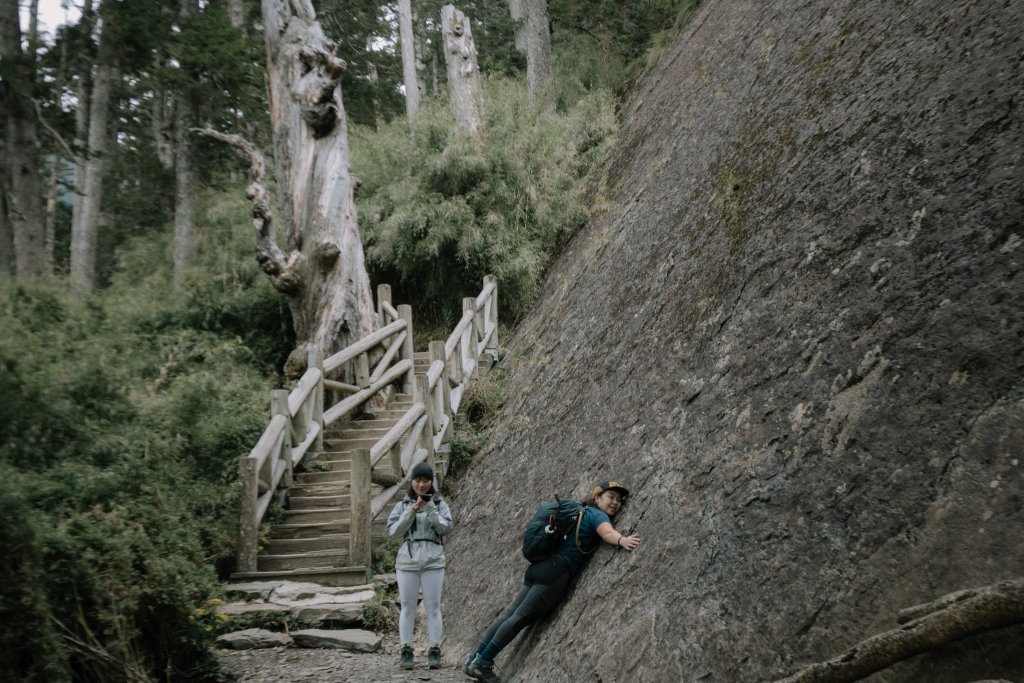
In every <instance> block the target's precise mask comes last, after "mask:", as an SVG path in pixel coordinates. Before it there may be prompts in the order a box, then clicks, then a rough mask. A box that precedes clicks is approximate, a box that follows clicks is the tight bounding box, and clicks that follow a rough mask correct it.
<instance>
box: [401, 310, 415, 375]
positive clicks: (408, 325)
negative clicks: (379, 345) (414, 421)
mask: <svg viewBox="0 0 1024 683" xmlns="http://www.w3.org/2000/svg"><path fill="white" fill-rule="evenodd" d="M398 317H399V318H401V319H402V320H404V321H405V341H404V342H403V343H402V350H401V351H399V353H398V359H399V360H406V359H408V360H412V359H413V358H412V356H413V351H412V349H413V345H412V306H410V305H409V304H402V305H400V306H399V307H398ZM415 386H416V375H415V374H414V373H413V369H412V366H409V372H407V373H405V377H403V378H402V393H403V394H411V393H412V392H413V388H414V387H415Z"/></svg>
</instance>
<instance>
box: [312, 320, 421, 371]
mask: <svg viewBox="0 0 1024 683" xmlns="http://www.w3.org/2000/svg"><path fill="white" fill-rule="evenodd" d="M405 325H406V323H405V321H404V320H396V321H395V322H393V323H391V324H390V325H387V326H385V327H382V328H380V329H379V330H377V331H376V332H374V333H373V334H371V335H368V336H366V337H363V338H362V339H360V340H359V341H357V342H356V343H355V344H352V345H351V346H346V347H345V348H344V349H342V350H341V351H338V352H337V353H336V354H334V355H333V356H331V357H330V358H328V359H326V360H325V361H324V372H325V373H326V372H333V371H334V370H337V369H338V368H340V367H341V366H342V365H344V364H345V363H347V362H349V361H350V360H352V359H353V358H355V357H356V356H358V355H359V354H361V353H365V352H366V351H369V350H370V349H372V348H373V347H374V346H376V345H377V344H380V343H381V342H382V341H384V340H385V339H387V338H388V337H390V336H391V335H393V334H395V333H396V332H401V331H402V330H404V329H405Z"/></svg>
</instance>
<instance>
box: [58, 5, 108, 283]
mask: <svg viewBox="0 0 1024 683" xmlns="http://www.w3.org/2000/svg"><path fill="white" fill-rule="evenodd" d="M113 42H114V39H113V36H112V35H111V32H110V26H109V24H108V23H107V22H106V21H104V22H103V26H102V29H101V34H100V47H99V54H98V56H97V62H98V64H97V66H96V73H95V75H94V77H93V84H92V92H91V93H90V102H89V139H88V145H87V150H86V160H85V164H84V168H83V176H84V179H83V181H82V187H81V190H80V194H79V196H78V197H76V198H75V199H76V202H80V203H81V211H80V212H79V215H78V221H77V222H75V221H72V225H71V270H70V280H71V287H72V289H73V290H75V291H78V292H90V291H92V290H93V289H94V288H95V287H96V242H97V235H98V232H99V223H100V209H101V202H102V201H103V180H104V176H105V175H106V168H107V162H106V158H105V157H106V155H107V153H108V151H109V144H110V134H109V130H108V127H107V118H108V113H109V109H110V90H111V86H112V85H113V82H114V81H115V80H116V79H117V78H119V77H120V74H119V72H118V70H117V68H116V67H115V66H114V63H113V62H114V49H113Z"/></svg>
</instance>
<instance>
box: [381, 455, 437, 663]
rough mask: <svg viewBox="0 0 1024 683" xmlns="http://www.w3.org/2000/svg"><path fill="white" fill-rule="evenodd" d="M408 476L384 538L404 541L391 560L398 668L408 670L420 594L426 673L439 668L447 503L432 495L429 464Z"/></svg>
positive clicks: (414, 470)
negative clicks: (399, 606) (399, 605)
mask: <svg viewBox="0 0 1024 683" xmlns="http://www.w3.org/2000/svg"><path fill="white" fill-rule="evenodd" d="M411 478H412V482H411V483H410V484H409V492H408V494H407V495H406V497H405V498H403V499H402V500H401V501H399V502H398V503H397V504H395V507H394V509H393V510H391V514H390V515H388V535H389V536H391V537H392V538H404V539H405V541H404V542H403V543H402V545H401V547H399V549H398V556H397V557H396V558H395V573H396V574H397V576H398V595H399V598H400V600H401V603H402V612H401V614H400V615H399V617H398V636H399V638H400V639H401V641H402V652H401V659H400V661H399V666H400V667H402V668H403V669H411V668H412V656H413V650H412V632H413V627H414V626H415V623H416V600H417V598H418V596H419V592H420V590H422V591H423V608H424V610H425V611H426V613H427V635H428V636H429V637H430V649H429V650H428V651H427V662H428V663H429V665H430V668H431V669H438V668H440V667H441V638H442V626H441V588H442V586H443V585H444V560H445V558H444V545H443V544H442V541H441V539H442V537H443V536H444V535H445V534H447V533H448V532H450V531H451V530H452V513H451V510H450V509H449V508H448V503H446V502H445V501H444V500H442V499H441V496H439V495H437V494H436V493H435V492H434V470H433V469H431V467H430V465H428V464H427V463H425V462H421V463H420V464H418V465H416V467H413V468H412V477H411Z"/></svg>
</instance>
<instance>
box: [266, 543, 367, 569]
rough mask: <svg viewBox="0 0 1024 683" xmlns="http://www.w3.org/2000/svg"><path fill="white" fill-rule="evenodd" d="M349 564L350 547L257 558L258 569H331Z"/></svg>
mask: <svg viewBox="0 0 1024 683" xmlns="http://www.w3.org/2000/svg"><path fill="white" fill-rule="evenodd" d="M347 564H348V548H345V549H344V551H342V550H341V549H333V550H315V551H311V552H305V553H295V554H294V555H260V556H259V557H257V558H256V567H257V571H260V572H279V571H289V570H294V569H330V568H336V567H344V566H346V565H347Z"/></svg>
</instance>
